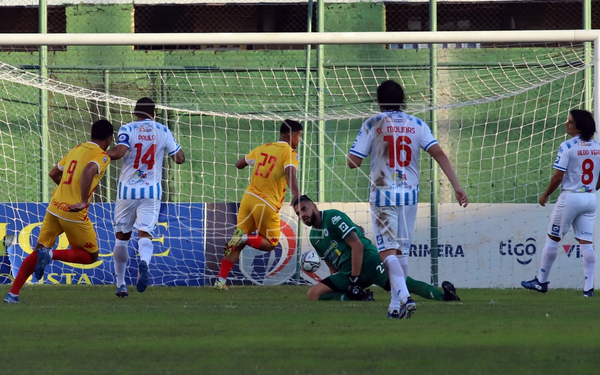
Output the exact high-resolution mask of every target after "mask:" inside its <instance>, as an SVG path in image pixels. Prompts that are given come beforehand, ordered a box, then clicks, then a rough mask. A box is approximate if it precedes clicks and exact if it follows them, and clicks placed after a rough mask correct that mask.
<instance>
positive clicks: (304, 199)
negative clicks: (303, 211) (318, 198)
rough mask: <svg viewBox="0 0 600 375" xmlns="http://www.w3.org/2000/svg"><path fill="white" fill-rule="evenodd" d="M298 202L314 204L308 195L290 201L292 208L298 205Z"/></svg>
mask: <svg viewBox="0 0 600 375" xmlns="http://www.w3.org/2000/svg"><path fill="white" fill-rule="evenodd" d="M300 202H310V203H315V202H313V200H312V199H310V198H309V197H308V195H301V196H300V197H298V198H296V199H294V200H293V201H292V207H296V205H297V204H299V203H300Z"/></svg>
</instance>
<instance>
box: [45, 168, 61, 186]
mask: <svg viewBox="0 0 600 375" xmlns="http://www.w3.org/2000/svg"><path fill="white" fill-rule="evenodd" d="M62 175H63V171H61V170H60V169H58V165H55V166H54V168H52V170H51V171H50V173H48V176H50V178H51V179H52V181H54V183H55V184H57V185H59V184H60V180H61V179H62Z"/></svg>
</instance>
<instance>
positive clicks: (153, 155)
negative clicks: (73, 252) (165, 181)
mask: <svg viewBox="0 0 600 375" xmlns="http://www.w3.org/2000/svg"><path fill="white" fill-rule="evenodd" d="M133 114H134V115H135V117H136V121H134V122H131V123H129V124H126V125H123V126H121V129H119V136H118V139H117V145H116V146H115V147H113V148H111V149H110V150H108V154H109V155H110V157H111V158H112V159H113V160H117V159H120V158H123V157H124V159H123V167H122V168H121V175H120V176H119V185H118V191H117V201H116V203H115V217H114V222H115V231H116V237H117V239H116V241H115V247H114V249H113V258H114V261H115V275H116V278H117V290H116V292H115V294H116V295H117V297H126V296H128V295H129V291H128V290H127V286H126V285H125V269H126V268H127V262H128V260H129V254H128V252H127V244H128V241H129V239H130V238H131V232H132V231H133V228H135V229H137V231H138V251H139V254H140V262H139V263H138V278H137V282H136V288H137V291H138V292H140V293H141V292H143V291H145V290H146V288H147V287H148V267H149V265H150V260H151V259H152V254H153V252H154V245H153V244H152V237H153V236H154V230H155V228H156V225H157V224H158V214H159V212H160V203H161V196H162V171H163V160H164V156H165V153H167V154H168V155H169V156H170V157H171V159H173V161H174V162H175V163H177V164H182V163H183V162H185V154H184V152H183V150H182V149H181V146H179V144H178V143H177V141H176V140H175V138H174V137H173V133H171V130H169V128H168V127H166V126H165V125H163V124H161V123H159V122H156V121H154V116H155V104H154V101H152V99H150V98H141V99H140V100H138V101H137V103H136V105H135V109H134V111H133Z"/></svg>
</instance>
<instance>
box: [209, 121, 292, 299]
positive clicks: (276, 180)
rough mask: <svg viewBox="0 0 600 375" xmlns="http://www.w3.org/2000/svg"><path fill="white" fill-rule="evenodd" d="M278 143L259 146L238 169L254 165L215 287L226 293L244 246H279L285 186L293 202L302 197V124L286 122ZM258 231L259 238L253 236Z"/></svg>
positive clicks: (270, 247)
mask: <svg viewBox="0 0 600 375" xmlns="http://www.w3.org/2000/svg"><path fill="white" fill-rule="evenodd" d="M279 133H280V135H279V142H272V143H267V144H264V145H261V146H258V147H257V148H255V149H254V150H252V151H251V152H250V153H249V154H248V155H246V156H245V157H243V158H241V159H239V160H238V161H237V162H236V163H235V166H236V167H237V168H238V169H243V168H245V167H246V166H248V165H254V169H253V172H252V177H251V178H250V185H248V188H247V189H246V191H245V192H244V195H243V197H242V202H241V203H240V208H239V211H238V216H237V228H236V230H235V232H234V233H233V237H232V238H231V240H230V241H229V242H228V243H227V246H226V247H225V251H224V252H223V254H224V255H225V256H224V258H223V260H222V262H221V268H220V270H219V277H218V279H217V280H216V281H215V285H214V287H215V288H216V289H219V290H224V289H227V286H226V281H227V276H228V275H229V272H230V271H231V269H232V268H233V265H234V264H235V262H237V260H238V258H239V257H240V252H241V251H242V249H243V248H244V246H246V245H248V246H251V247H253V248H255V249H259V250H262V251H272V250H274V249H275V247H276V246H277V244H278V243H279V234H280V230H281V228H280V226H281V224H280V221H279V210H280V209H281V205H282V204H283V199H284V198H285V190H286V184H287V186H288V187H289V188H290V190H291V192H292V201H293V200H294V199H296V198H298V197H299V196H300V194H299V191H298V182H297V179H296V169H297V168H298V153H297V152H296V151H295V150H296V149H297V148H298V144H300V141H301V139H302V124H300V123H299V122H297V121H292V120H284V121H283V123H282V124H281V127H280V129H279ZM255 231H258V233H256V234H251V233H253V232H255Z"/></svg>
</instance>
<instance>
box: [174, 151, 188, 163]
mask: <svg viewBox="0 0 600 375" xmlns="http://www.w3.org/2000/svg"><path fill="white" fill-rule="evenodd" d="M171 159H173V161H174V162H175V164H183V163H184V162H185V153H184V152H183V150H179V151H177V152H176V153H175V154H173V155H171Z"/></svg>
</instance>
